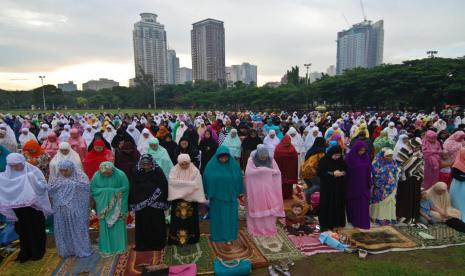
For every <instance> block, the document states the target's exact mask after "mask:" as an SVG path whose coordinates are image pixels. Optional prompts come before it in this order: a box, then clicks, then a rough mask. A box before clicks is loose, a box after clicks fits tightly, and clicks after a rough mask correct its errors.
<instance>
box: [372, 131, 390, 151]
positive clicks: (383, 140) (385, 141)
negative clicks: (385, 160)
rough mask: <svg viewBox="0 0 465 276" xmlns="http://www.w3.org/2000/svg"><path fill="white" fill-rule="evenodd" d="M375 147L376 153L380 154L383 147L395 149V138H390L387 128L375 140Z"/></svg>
mask: <svg viewBox="0 0 465 276" xmlns="http://www.w3.org/2000/svg"><path fill="white" fill-rule="evenodd" d="M373 146H374V148H375V155H376V154H378V153H379V152H380V151H381V150H382V149H384V148H389V149H394V142H393V140H391V139H389V136H388V133H387V131H386V130H383V131H381V133H380V134H379V137H378V138H376V139H375V141H374V142H373Z"/></svg>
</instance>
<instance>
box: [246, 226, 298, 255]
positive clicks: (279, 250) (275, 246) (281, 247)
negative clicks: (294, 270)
mask: <svg viewBox="0 0 465 276" xmlns="http://www.w3.org/2000/svg"><path fill="white" fill-rule="evenodd" d="M251 239H252V241H253V242H255V244H256V245H257V247H258V249H259V250H260V252H262V254H263V256H265V258H266V259H267V260H268V261H269V262H272V261H276V260H282V259H290V260H297V259H300V258H302V255H301V254H300V252H299V251H298V250H297V249H296V248H295V247H294V245H293V244H292V242H291V241H290V240H289V238H288V237H287V234H286V232H285V231H284V230H283V229H282V228H281V227H278V234H277V235H276V237H251Z"/></svg>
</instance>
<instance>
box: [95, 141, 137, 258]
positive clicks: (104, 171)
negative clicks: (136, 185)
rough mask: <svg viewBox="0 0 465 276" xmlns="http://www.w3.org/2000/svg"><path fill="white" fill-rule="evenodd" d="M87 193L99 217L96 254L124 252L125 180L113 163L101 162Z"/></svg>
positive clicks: (126, 207)
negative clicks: (98, 251) (97, 249)
mask: <svg viewBox="0 0 465 276" xmlns="http://www.w3.org/2000/svg"><path fill="white" fill-rule="evenodd" d="M102 147H103V146H102ZM89 154H90V153H89ZM90 191H91V195H92V198H93V199H94V200H95V203H96V211H97V216H98V218H99V240H98V243H99V249H100V252H101V253H102V254H103V255H104V256H109V255H113V254H121V253H123V252H125V251H126V248H127V244H128V239H127V233H126V216H127V214H128V194H129V182H128V178H127V177H126V175H125V174H124V172H122V171H121V170H119V169H117V168H116V167H115V165H113V163H111V162H103V163H101V164H100V166H99V169H98V171H97V172H96V173H95V176H94V177H93V178H92V181H91V183H90Z"/></svg>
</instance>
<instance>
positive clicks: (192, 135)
mask: <svg viewBox="0 0 465 276" xmlns="http://www.w3.org/2000/svg"><path fill="white" fill-rule="evenodd" d="M183 137H186V138H187V139H188V140H189V144H190V145H191V146H192V147H194V148H195V149H197V148H198V145H199V139H200V137H199V134H198V133H197V131H196V130H195V128H194V126H193V125H189V127H188V128H187V130H186V132H184V135H183Z"/></svg>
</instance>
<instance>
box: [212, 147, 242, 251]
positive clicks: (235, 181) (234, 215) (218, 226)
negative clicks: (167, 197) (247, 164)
mask: <svg viewBox="0 0 465 276" xmlns="http://www.w3.org/2000/svg"><path fill="white" fill-rule="evenodd" d="M203 184H204V190H205V193H206V195H207V199H209V200H210V233H211V240H212V241H213V242H226V243H227V244H231V242H232V241H235V240H236V239H237V233H238V231H239V228H238V226H239V225H238V220H239V217H238V216H239V214H238V209H239V202H238V197H239V196H240V195H241V194H243V193H244V184H243V180H242V173H241V168H240V166H239V163H238V162H236V160H234V157H233V156H231V154H230V152H229V149H228V148H227V147H225V146H220V147H219V148H218V150H217V151H216V153H215V155H214V156H213V157H212V159H211V160H210V162H208V165H207V167H206V168H205V173H204V175H203Z"/></svg>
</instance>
